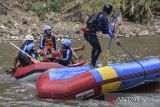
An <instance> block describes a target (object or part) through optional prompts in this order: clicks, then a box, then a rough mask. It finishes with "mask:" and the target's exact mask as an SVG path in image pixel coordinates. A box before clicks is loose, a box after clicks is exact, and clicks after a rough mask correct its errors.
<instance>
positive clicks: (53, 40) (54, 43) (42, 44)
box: [39, 35, 56, 50]
mask: <svg viewBox="0 0 160 107" xmlns="http://www.w3.org/2000/svg"><path fill="white" fill-rule="evenodd" d="M47 40H48V38H47V36H46V35H45V36H43V37H42V39H41V41H40V46H39V48H40V49H43V48H44V47H45V44H46V41H47ZM49 40H51V41H52V43H53V48H54V50H56V39H55V37H54V35H51V37H50V39H49Z"/></svg>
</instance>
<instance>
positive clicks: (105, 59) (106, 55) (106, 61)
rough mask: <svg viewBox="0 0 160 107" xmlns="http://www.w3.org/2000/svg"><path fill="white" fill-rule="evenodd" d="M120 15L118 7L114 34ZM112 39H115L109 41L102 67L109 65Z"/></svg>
mask: <svg viewBox="0 0 160 107" xmlns="http://www.w3.org/2000/svg"><path fill="white" fill-rule="evenodd" d="M119 14H120V8H119V7H118V9H117V12H116V18H115V20H114V26H113V33H114V30H115V27H116V23H117V20H118V16H119ZM112 38H113V37H111V38H110V39H109V42H108V48H107V51H106V52H105V54H104V56H103V60H102V66H106V65H108V59H109V49H110V47H111V43H112Z"/></svg>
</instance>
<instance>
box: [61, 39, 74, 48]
mask: <svg viewBox="0 0 160 107" xmlns="http://www.w3.org/2000/svg"><path fill="white" fill-rule="evenodd" d="M61 44H62V45H64V46H67V47H70V46H71V44H72V42H71V40H70V39H64V38H62V40H61Z"/></svg>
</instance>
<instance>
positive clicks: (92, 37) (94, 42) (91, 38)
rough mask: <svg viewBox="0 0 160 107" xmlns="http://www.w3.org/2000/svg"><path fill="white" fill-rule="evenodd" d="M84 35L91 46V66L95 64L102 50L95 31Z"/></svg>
mask: <svg viewBox="0 0 160 107" xmlns="http://www.w3.org/2000/svg"><path fill="white" fill-rule="evenodd" d="M84 37H85V39H86V40H87V41H88V42H89V43H90V45H91V46H92V47H93V49H92V53H91V63H92V65H93V66H95V65H96V61H97V59H98V57H99V55H100V53H101V51H102V50H101V46H100V43H99V41H98V38H97V36H96V33H87V34H85V36H84Z"/></svg>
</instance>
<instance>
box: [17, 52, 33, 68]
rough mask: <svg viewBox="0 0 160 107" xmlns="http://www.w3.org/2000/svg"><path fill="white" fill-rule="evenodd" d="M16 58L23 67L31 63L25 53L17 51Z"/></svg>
mask: <svg viewBox="0 0 160 107" xmlns="http://www.w3.org/2000/svg"><path fill="white" fill-rule="evenodd" d="M17 58H18V60H19V61H20V64H21V66H23V67H25V66H28V65H31V64H32V61H31V59H30V58H29V57H28V56H27V55H25V54H24V53H22V52H19V53H18V56H17Z"/></svg>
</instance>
